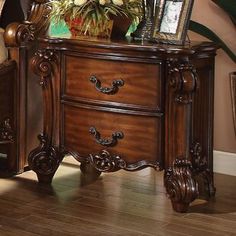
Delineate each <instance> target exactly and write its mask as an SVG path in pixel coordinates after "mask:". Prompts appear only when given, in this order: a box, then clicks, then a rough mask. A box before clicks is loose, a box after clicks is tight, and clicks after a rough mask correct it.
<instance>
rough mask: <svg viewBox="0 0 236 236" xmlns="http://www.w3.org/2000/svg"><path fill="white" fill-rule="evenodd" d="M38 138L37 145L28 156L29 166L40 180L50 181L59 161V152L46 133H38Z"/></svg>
mask: <svg viewBox="0 0 236 236" xmlns="http://www.w3.org/2000/svg"><path fill="white" fill-rule="evenodd" d="M38 139H39V141H40V145H39V147H38V148H36V149H34V150H33V151H32V152H31V153H30V154H29V157H28V162H29V167H30V168H31V169H32V170H34V171H35V172H36V173H37V176H38V179H39V181H40V182H46V183H50V182H51V180H52V177H53V175H54V174H55V172H56V170H57V168H58V166H59V164H60V162H61V158H59V157H60V153H59V152H58V151H57V149H56V148H55V147H53V146H52V145H51V142H50V140H49V139H48V137H47V136H46V135H43V134H40V135H39V136H38Z"/></svg>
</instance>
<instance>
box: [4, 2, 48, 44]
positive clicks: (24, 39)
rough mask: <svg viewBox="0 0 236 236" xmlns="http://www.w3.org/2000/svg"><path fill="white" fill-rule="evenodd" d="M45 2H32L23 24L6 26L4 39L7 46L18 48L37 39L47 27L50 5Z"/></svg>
mask: <svg viewBox="0 0 236 236" xmlns="http://www.w3.org/2000/svg"><path fill="white" fill-rule="evenodd" d="M47 2H48V1H47V0H41V1H39V0H38V1H32V3H31V9H30V12H29V14H28V18H27V20H26V21H24V22H23V23H17V22H14V23H11V24H9V25H8V26H7V28H6V30H5V33H4V39H5V43H6V45H7V46H19V45H21V44H26V43H28V42H31V41H34V40H36V39H37V37H38V35H39V34H41V35H42V34H44V33H45V32H46V31H47V29H48V26H49V20H48V18H49V17H48V16H49V13H50V10H51V9H50V5H49V4H47Z"/></svg>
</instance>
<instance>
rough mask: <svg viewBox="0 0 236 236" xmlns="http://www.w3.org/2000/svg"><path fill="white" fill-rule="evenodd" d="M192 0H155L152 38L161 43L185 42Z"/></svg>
mask: <svg viewBox="0 0 236 236" xmlns="http://www.w3.org/2000/svg"><path fill="white" fill-rule="evenodd" d="M193 2H194V0H156V6H155V18H154V19H155V20H154V25H153V39H154V40H155V41H157V42H161V43H169V44H177V45H183V44H184V43H185V39H186V35H187V30H188V25H189V21H190V16H191V12H192V8H193Z"/></svg>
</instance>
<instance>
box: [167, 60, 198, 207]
mask: <svg viewBox="0 0 236 236" xmlns="http://www.w3.org/2000/svg"><path fill="white" fill-rule="evenodd" d="M167 67H168V68H167V69H168V81H167V90H166V122H165V124H166V127H165V130H166V140H165V141H166V147H165V156H166V163H165V170H166V171H165V175H164V182H165V186H166V190H167V193H168V195H169V197H170V199H171V201H172V205H173V208H174V209H175V210H176V211H178V212H185V211H187V209H188V206H189V204H190V202H192V201H193V200H194V199H195V198H196V197H197V196H198V188H197V184H196V181H195V180H194V178H193V169H192V163H191V161H190V145H191V143H190V142H191V132H192V127H191V123H192V122H191V109H192V96H193V93H194V92H195V91H196V89H197V87H198V79H197V75H196V71H195V69H194V68H193V67H192V65H190V64H189V62H188V59H186V58H185V59H184V60H183V61H177V60H175V59H172V60H169V61H168V65H167Z"/></svg>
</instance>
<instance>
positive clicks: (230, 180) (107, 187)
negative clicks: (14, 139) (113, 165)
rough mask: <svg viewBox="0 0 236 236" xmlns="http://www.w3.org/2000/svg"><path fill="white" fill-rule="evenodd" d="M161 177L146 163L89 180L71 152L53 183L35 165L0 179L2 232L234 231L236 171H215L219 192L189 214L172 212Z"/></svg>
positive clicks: (79, 235) (128, 235)
mask: <svg viewBox="0 0 236 236" xmlns="http://www.w3.org/2000/svg"><path fill="white" fill-rule="evenodd" d="M162 179H163V173H162V172H155V171H154V170H152V169H149V168H148V169H145V170H142V171H139V172H132V173H130V172H124V171H119V172H115V173H109V174H103V175H101V176H100V177H99V179H98V180H96V181H94V180H89V179H86V178H84V177H83V176H82V175H81V173H80V170H79V164H78V163H77V162H76V161H74V160H73V159H72V158H70V159H68V158H67V160H65V161H64V163H63V164H62V165H61V166H60V167H59V169H58V171H57V173H56V175H55V177H54V180H53V183H52V186H51V187H50V186H43V185H40V184H38V183H37V181H36V176H35V173H33V172H32V171H29V172H25V173H23V174H21V175H18V176H16V177H14V178H11V179H0V186H1V187H0V213H1V214H0V236H7V235H15V236H16V235H17V236H31V235H45V236H60V235H63V236H67V235H76V236H83V235H88V236H92V235H102V236H103V235H123V236H132V235H134V236H138V235H157V236H158V235H165V236H167V235H171V236H175V235H196V236H204V235H206V236H211V235H220V236H222V235H236V177H232V176H226V175H220V174H217V175H215V182H216V187H217V195H216V198H215V199H214V200H212V201H211V202H208V203H207V202H206V201H203V200H196V201H195V202H194V203H193V205H192V206H191V208H190V211H189V212H188V213H186V214H180V213H175V212H173V210H172V208H171V204H170V201H169V200H168V198H167V197H166V194H165V189H164V187H163V183H162Z"/></svg>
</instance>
